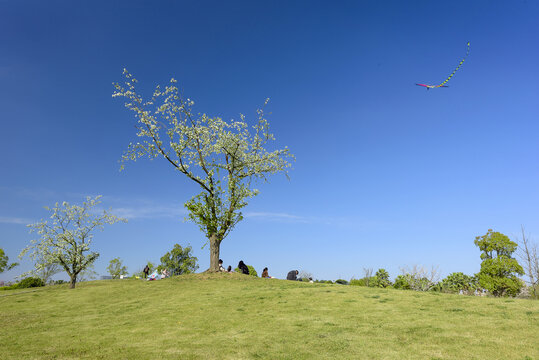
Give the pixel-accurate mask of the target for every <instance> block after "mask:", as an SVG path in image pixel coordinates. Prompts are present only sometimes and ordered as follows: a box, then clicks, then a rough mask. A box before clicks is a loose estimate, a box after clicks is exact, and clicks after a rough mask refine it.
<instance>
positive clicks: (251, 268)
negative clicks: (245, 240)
mask: <svg viewBox="0 0 539 360" xmlns="http://www.w3.org/2000/svg"><path fill="white" fill-rule="evenodd" d="M247 268H248V269H249V275H251V276H258V274H257V272H256V270H255V268H254V267H253V266H251V265H247Z"/></svg>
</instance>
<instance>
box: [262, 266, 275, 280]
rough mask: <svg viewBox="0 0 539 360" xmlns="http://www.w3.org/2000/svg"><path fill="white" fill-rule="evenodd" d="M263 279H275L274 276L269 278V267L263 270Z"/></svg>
mask: <svg viewBox="0 0 539 360" xmlns="http://www.w3.org/2000/svg"><path fill="white" fill-rule="evenodd" d="M262 277H263V278H266V279H273V276H269V274H268V268H267V267H265V268H264V270H262Z"/></svg>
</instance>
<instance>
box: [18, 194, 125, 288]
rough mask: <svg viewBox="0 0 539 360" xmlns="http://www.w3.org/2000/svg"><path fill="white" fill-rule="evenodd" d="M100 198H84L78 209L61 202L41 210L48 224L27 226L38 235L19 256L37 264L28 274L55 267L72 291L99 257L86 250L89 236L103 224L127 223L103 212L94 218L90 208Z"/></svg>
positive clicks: (89, 243) (88, 248) (45, 222)
mask: <svg viewBox="0 0 539 360" xmlns="http://www.w3.org/2000/svg"><path fill="white" fill-rule="evenodd" d="M100 197H101V196H97V197H95V198H93V199H92V198H90V197H87V198H86V201H85V202H83V204H82V205H70V204H69V203H67V202H65V201H64V202H63V203H62V204H58V203H56V204H55V205H54V207H53V208H49V207H45V209H46V210H48V211H49V212H50V213H51V215H50V220H42V221H40V222H38V223H35V224H30V225H28V227H29V228H30V232H31V233H37V234H38V235H39V238H38V239H35V240H32V241H31V245H28V246H27V247H26V248H24V249H23V250H22V251H21V253H20V254H19V257H20V258H22V257H23V256H24V255H26V254H28V255H29V256H30V258H31V259H33V260H38V261H36V263H35V269H34V270H32V271H31V272H30V273H40V272H42V271H43V270H44V269H45V267H47V266H51V265H55V264H57V265H59V266H60V267H62V268H63V269H64V270H65V272H66V273H67V275H69V278H70V279H71V281H70V288H72V289H73V288H74V287H75V284H76V282H77V279H79V278H80V276H81V275H82V274H83V273H84V271H87V270H90V269H91V267H92V265H93V263H94V261H95V260H97V258H98V257H99V253H97V252H95V251H91V249H90V245H91V243H92V239H93V237H94V235H93V232H94V231H95V230H97V229H101V230H102V229H103V228H104V225H105V224H114V223H116V222H118V221H123V222H127V220H126V219H122V218H119V217H117V216H114V215H112V214H109V213H108V212H107V211H103V212H102V213H101V214H96V212H95V211H94V209H93V208H94V207H95V206H96V205H98V204H99V203H100V201H99V198H100Z"/></svg>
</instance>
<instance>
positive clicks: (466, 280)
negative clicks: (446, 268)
mask: <svg viewBox="0 0 539 360" xmlns="http://www.w3.org/2000/svg"><path fill="white" fill-rule="evenodd" d="M440 285H441V288H442V291H447V292H452V293H455V292H459V291H460V290H462V291H464V292H466V293H472V292H473V291H474V290H475V289H477V287H478V284H477V278H476V277H473V276H468V275H465V274H463V273H461V272H454V273H452V274H449V275H448V276H447V277H446V278H445V279H443V280H442V282H441V284H440Z"/></svg>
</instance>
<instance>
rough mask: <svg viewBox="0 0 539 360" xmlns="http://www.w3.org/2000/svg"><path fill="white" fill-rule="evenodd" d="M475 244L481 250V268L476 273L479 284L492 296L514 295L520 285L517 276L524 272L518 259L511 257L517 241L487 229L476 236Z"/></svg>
mask: <svg viewBox="0 0 539 360" xmlns="http://www.w3.org/2000/svg"><path fill="white" fill-rule="evenodd" d="M474 243H475V245H477V246H478V247H479V249H480V250H481V259H482V260H483V262H482V263H481V270H480V271H479V273H478V274H477V277H478V278H479V285H481V287H483V288H485V289H487V290H488V291H489V292H490V293H491V294H493V295H494V296H505V295H511V296H516V295H517V294H518V292H519V291H520V289H521V287H522V282H521V281H520V279H519V278H518V277H517V274H518V275H523V274H524V269H523V268H522V266H520V264H519V263H518V261H517V260H516V259H514V258H512V257H511V255H512V254H513V253H514V252H515V251H516V249H517V247H518V245H517V243H515V242H513V241H511V240H510V239H509V237H507V236H506V235H504V234H502V233H499V232H495V231H492V229H488V231H487V233H486V234H485V235H483V236H477V237H476V238H475V240H474Z"/></svg>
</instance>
